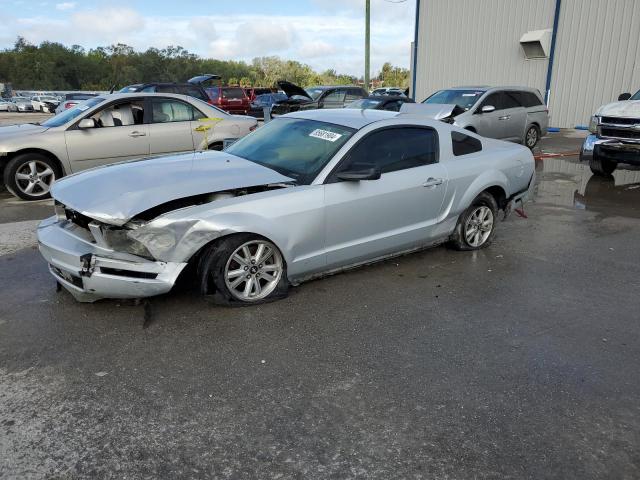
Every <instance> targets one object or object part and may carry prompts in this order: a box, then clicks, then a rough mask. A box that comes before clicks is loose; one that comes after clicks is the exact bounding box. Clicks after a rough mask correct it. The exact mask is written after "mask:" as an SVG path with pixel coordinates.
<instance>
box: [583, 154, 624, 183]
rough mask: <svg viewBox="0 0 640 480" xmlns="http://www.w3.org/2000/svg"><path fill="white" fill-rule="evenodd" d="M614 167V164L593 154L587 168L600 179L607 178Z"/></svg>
mask: <svg viewBox="0 0 640 480" xmlns="http://www.w3.org/2000/svg"><path fill="white" fill-rule="evenodd" d="M616 166H617V164H616V162H612V161H611V160H607V159H606V158H602V157H601V156H599V155H596V154H595V152H594V153H593V157H591V159H590V160H589V168H591V171H592V172H593V173H594V175H598V176H600V177H609V176H610V175H611V174H612V173H613V171H614V170H615V169H616Z"/></svg>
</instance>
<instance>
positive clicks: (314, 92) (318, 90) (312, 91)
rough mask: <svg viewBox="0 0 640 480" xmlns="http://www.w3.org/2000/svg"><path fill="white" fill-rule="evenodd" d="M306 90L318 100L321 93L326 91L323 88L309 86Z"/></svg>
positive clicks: (312, 97) (313, 98)
mask: <svg viewBox="0 0 640 480" xmlns="http://www.w3.org/2000/svg"><path fill="white" fill-rule="evenodd" d="M305 92H307V95H309V96H310V97H311V99H312V100H317V99H318V98H319V97H320V95H322V92H324V90H323V89H321V88H307V89H306V90H305ZM294 96H296V97H298V96H299V97H301V98H304V97H302V95H294Z"/></svg>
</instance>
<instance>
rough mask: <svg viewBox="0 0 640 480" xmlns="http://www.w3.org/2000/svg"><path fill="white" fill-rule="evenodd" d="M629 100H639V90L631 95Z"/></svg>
mask: <svg viewBox="0 0 640 480" xmlns="http://www.w3.org/2000/svg"><path fill="white" fill-rule="evenodd" d="M629 100H640V90H638V91H637V92H636V93H634V94H633V96H632V97H631V98H630V99H629Z"/></svg>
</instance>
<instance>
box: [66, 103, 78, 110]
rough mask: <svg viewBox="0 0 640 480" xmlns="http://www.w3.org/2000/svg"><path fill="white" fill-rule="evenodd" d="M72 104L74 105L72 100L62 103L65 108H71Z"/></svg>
mask: <svg viewBox="0 0 640 480" xmlns="http://www.w3.org/2000/svg"><path fill="white" fill-rule="evenodd" d="M74 105H75V103H73V102H67V103H65V104H64V108H65V109H67V108H71V107H73V106H74Z"/></svg>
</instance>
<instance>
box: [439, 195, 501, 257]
mask: <svg viewBox="0 0 640 480" xmlns="http://www.w3.org/2000/svg"><path fill="white" fill-rule="evenodd" d="M497 218H498V204H497V203H496V200H495V198H493V195H491V194H489V193H487V192H482V193H481V194H480V195H478V196H477V197H476V198H475V199H474V200H473V202H471V206H470V207H469V208H467V209H466V210H465V211H464V213H463V214H462V215H460V218H459V219H458V224H457V225H456V229H455V231H454V233H453V236H452V238H451V242H450V244H451V246H452V247H453V248H455V249H456V250H478V249H480V248H484V247H487V246H489V245H490V244H491V241H492V240H493V237H494V235H495V225H496V220H497Z"/></svg>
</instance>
